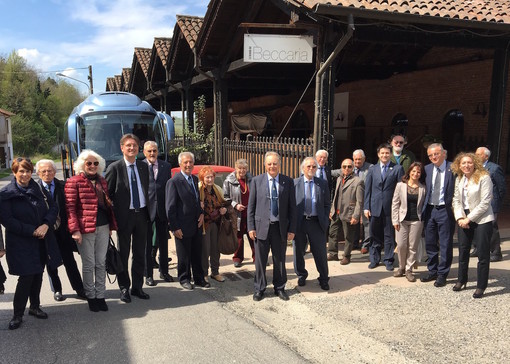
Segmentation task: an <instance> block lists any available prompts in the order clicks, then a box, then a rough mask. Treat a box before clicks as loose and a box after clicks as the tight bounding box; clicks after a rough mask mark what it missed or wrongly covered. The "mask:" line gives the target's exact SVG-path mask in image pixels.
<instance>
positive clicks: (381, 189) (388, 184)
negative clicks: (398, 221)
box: [363, 162, 404, 217]
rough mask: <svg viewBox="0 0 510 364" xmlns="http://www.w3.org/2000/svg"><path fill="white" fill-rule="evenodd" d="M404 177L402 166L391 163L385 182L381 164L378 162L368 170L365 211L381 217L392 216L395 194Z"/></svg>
mask: <svg viewBox="0 0 510 364" xmlns="http://www.w3.org/2000/svg"><path fill="white" fill-rule="evenodd" d="M403 176H404V169H403V168H402V166H400V165H397V164H395V163H393V162H390V163H389V165H388V170H387V171H386V176H385V177H384V181H383V180H382V177H381V164H380V163H379V162H378V163H376V164H374V165H373V166H371V167H370V168H369V169H368V173H367V176H366V178H365V199H364V206H363V209H364V210H370V214H371V215H372V216H374V217H379V216H381V215H382V214H383V213H384V214H385V215H387V216H391V203H392V200H393V192H394V191H395V186H396V185H397V183H398V182H400V181H401V180H402V177H403Z"/></svg>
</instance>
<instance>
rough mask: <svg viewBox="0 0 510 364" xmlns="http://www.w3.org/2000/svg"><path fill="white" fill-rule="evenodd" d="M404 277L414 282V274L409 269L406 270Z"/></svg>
mask: <svg viewBox="0 0 510 364" xmlns="http://www.w3.org/2000/svg"><path fill="white" fill-rule="evenodd" d="M406 278H407V280H408V281H409V282H416V277H415V276H414V274H413V272H411V271H410V270H408V271H407V272H406Z"/></svg>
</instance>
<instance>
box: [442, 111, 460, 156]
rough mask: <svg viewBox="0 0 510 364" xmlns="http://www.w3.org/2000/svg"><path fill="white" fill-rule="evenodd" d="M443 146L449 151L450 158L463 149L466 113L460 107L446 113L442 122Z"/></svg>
mask: <svg viewBox="0 0 510 364" xmlns="http://www.w3.org/2000/svg"><path fill="white" fill-rule="evenodd" d="M442 139H443V147H444V148H445V149H446V150H447V151H448V156H449V158H448V159H449V160H452V158H455V156H456V155H457V153H459V152H460V151H461V150H462V144H463V139H464V115H463V114H462V111H460V110H458V109H453V110H450V111H448V112H447V113H446V115H445V116H444V118H443V122H442Z"/></svg>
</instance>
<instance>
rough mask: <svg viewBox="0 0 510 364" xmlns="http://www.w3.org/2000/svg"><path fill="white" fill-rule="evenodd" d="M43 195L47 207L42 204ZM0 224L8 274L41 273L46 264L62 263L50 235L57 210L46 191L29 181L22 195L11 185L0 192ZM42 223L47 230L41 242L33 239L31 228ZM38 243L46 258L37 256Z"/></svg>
mask: <svg viewBox="0 0 510 364" xmlns="http://www.w3.org/2000/svg"><path fill="white" fill-rule="evenodd" d="M43 193H44V195H45V196H46V199H47V201H48V206H49V208H48V207H47V205H46V202H45V201H44V197H43V195H42V194H43ZM0 199H1V202H0V204H1V206H2V208H1V209H0V222H1V223H2V225H4V227H5V250H6V253H7V254H6V256H7V265H8V266H9V273H10V274H12V275H17V276H25V275H32V274H39V273H42V272H43V270H44V265H45V264H46V263H48V265H49V266H50V268H51V269H56V268H57V267H58V266H59V265H61V264H62V258H61V256H60V251H59V249H58V245H57V241H56V239H55V235H54V233H53V225H54V224H55V220H56V219H57V212H58V208H57V205H56V204H55V202H54V201H53V199H52V198H51V195H50V194H49V192H47V191H46V190H45V189H44V188H43V189H42V193H41V188H40V186H39V184H38V183H37V182H35V181H34V180H33V179H31V180H30V182H29V185H28V187H27V189H26V192H22V191H21V190H20V189H19V188H18V186H17V185H16V181H15V179H14V178H13V180H12V182H11V183H10V184H8V185H7V186H5V187H4V188H3V189H2V190H1V191H0ZM42 224H47V225H48V226H49V227H50V228H49V229H48V232H47V234H46V237H45V239H44V240H41V239H38V238H36V237H34V236H33V235H32V234H33V233H34V231H35V229H36V228H37V227H38V226H39V225H42ZM41 244H44V245H45V248H46V256H41V252H42V250H41Z"/></svg>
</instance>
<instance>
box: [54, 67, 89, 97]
mask: <svg viewBox="0 0 510 364" xmlns="http://www.w3.org/2000/svg"><path fill="white" fill-rule="evenodd" d="M56 75H57V76H59V77H65V78H69V79H71V80H73V81H76V82H80V83H83V84H84V85H85V86H87V88H88V89H89V95H92V87H91V84H92V78H90V85H89V84H88V83H87V82H85V81H82V80H78V79H76V78H73V77H71V76H67V75H64V74H63V73H61V72H58V73H57V74H56ZM89 77H90V76H89Z"/></svg>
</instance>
